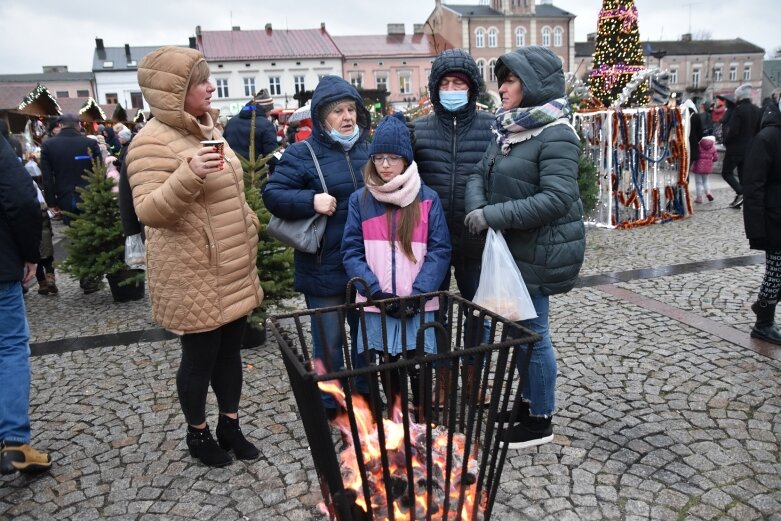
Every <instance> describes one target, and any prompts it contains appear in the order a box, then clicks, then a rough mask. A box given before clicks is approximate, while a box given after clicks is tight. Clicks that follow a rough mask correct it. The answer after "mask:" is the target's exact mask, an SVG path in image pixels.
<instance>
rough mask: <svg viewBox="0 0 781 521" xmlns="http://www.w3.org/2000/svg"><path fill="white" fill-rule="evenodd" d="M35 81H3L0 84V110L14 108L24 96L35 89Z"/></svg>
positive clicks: (17, 106)
mask: <svg viewBox="0 0 781 521" xmlns="http://www.w3.org/2000/svg"><path fill="white" fill-rule="evenodd" d="M36 85H37V84H35V83H4V84H2V85H0V110H16V109H18V108H19V104H20V103H22V101H24V97H25V96H27V95H28V94H30V93H31V92H32V91H33V90H35V87H36Z"/></svg>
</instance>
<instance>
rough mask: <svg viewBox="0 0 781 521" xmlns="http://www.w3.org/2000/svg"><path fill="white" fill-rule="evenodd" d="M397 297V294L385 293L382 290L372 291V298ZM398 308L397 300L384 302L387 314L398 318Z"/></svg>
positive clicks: (399, 307)
mask: <svg viewBox="0 0 781 521" xmlns="http://www.w3.org/2000/svg"><path fill="white" fill-rule="evenodd" d="M397 297H398V295H395V294H393V293H385V292H384V291H377V292H374V293H372V300H385V299H389V298H397ZM378 307H379V306H378ZM400 309H401V306H400V304H399V302H389V303H387V304H385V312H386V313H387V314H388V316H391V317H393V318H399V311H400Z"/></svg>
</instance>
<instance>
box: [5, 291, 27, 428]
mask: <svg viewBox="0 0 781 521" xmlns="http://www.w3.org/2000/svg"><path fill="white" fill-rule="evenodd" d="M29 341H30V329H29V327H28V325H27V315H26V314H25V310H24V297H23V296H22V283H21V282H19V281H14V282H0V382H2V383H1V384H0V441H11V442H16V443H30V414H29V407H30V344H29Z"/></svg>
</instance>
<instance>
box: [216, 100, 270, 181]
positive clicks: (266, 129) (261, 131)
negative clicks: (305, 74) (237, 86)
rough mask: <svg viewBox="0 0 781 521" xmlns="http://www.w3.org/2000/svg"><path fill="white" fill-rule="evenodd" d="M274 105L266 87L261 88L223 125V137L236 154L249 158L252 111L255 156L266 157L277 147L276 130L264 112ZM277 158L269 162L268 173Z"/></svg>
mask: <svg viewBox="0 0 781 521" xmlns="http://www.w3.org/2000/svg"><path fill="white" fill-rule="evenodd" d="M273 107H274V100H273V98H272V97H271V95H270V94H269V93H268V91H267V90H266V89H262V90H261V91H260V92H259V93H257V94H256V95H255V98H254V99H251V100H250V101H249V102H247V104H246V105H244V107H242V109H241V111H240V112H239V115H238V116H234V117H232V118H231V119H230V120H229V121H228V124H227V125H225V132H224V133H223V137H224V138H225V141H227V142H228V145H230V147H231V148H232V149H233V151H234V152H236V153H237V154H238V155H240V156H241V157H243V158H245V159H249V156H250V153H249V141H250V135H251V134H252V113H253V112H254V113H255V157H254V159H257V158H259V157H266V156H267V155H269V154H270V153H272V152H273V151H274V150H276V149H277V131H276V129H275V128H274V124H273V123H271V121H269V120H268V118H267V117H266V113H267V112H268V111H269V110H271V109H272V108H273ZM276 164H277V158H276V157H272V158H271V159H270V160H269V162H268V165H269V173H271V172H273V171H274V166H275V165H276Z"/></svg>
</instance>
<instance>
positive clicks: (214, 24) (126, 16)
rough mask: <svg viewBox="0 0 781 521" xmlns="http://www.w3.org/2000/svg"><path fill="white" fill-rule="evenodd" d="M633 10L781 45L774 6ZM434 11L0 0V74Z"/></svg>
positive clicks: (201, 0)
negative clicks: (236, 35)
mask: <svg viewBox="0 0 781 521" xmlns="http://www.w3.org/2000/svg"><path fill="white" fill-rule="evenodd" d="M445 3H447V2H445ZM451 3H454V4H478V3H479V0H458V1H452V2H451ZM486 3H488V2H487V1H486ZM635 3H636V5H637V9H638V12H639V15H640V18H639V23H640V35H641V38H642V40H647V39H651V40H676V39H679V38H680V35H681V34H683V33H686V32H692V33H693V34H694V35H695V37H697V36H698V34H699V35H701V34H704V33H708V34H709V36H710V38H712V39H729V38H743V39H744V40H747V41H749V42H751V43H754V44H756V45H759V46H760V47H763V48H764V49H765V51H766V53H768V54H770V55H772V52H773V51H774V50H775V49H776V48H779V47H781V32H780V31H779V30H778V7H779V2H778V0H708V1H687V0H636V2H635ZM553 5H555V6H557V7H560V8H562V9H564V10H567V11H569V12H571V13H574V14H576V15H577V18H576V19H575V36H576V40H577V41H585V39H586V34H588V33H590V32H596V23H597V14H598V13H599V9H600V8H601V6H602V2H601V0H553ZM286 6H289V7H287V8H286ZM433 8H434V1H433V0H362V1H359V0H294V1H289V2H286V1H284V0H283V1H280V0H273V1H271V0H208V1H207V0H121V1H115V2H101V1H100V0H89V1H87V0H69V1H67V2H65V1H63V0H36V1H30V0H0V74H12V73H27V72H41V67H42V66H43V65H67V66H68V67H69V70H71V71H89V70H91V68H92V55H93V50H94V48H95V38H96V37H97V38H103V41H104V43H105V45H106V46H107V47H122V46H123V45H124V44H125V43H129V44H130V45H131V46H137V45H170V44H180V45H186V44H187V43H188V38H189V37H190V36H194V34H195V26H196V25H200V26H201V27H202V28H203V29H204V30H227V29H230V27H231V26H232V25H239V26H241V28H242V29H262V28H263V27H264V26H265V24H266V23H269V22H270V23H271V24H273V26H274V28H275V29H283V28H289V29H306V28H316V27H319V26H320V22H325V24H326V27H327V28H328V31H329V32H330V33H331V34H332V35H348V34H382V33H384V32H385V31H386V24H388V23H394V22H396V23H401V22H404V23H405V24H406V25H407V31H408V32H411V30H412V24H413V23H423V22H425V20H426V18H427V17H428V15H429V14H430V13H431V11H432V10H433Z"/></svg>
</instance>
